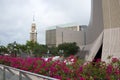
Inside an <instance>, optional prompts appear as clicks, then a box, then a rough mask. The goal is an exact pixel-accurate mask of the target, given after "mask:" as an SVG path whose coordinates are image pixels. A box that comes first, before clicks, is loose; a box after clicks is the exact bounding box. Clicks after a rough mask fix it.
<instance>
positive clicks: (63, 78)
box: [0, 56, 120, 80]
mask: <svg viewBox="0 0 120 80" xmlns="http://www.w3.org/2000/svg"><path fill="white" fill-rule="evenodd" d="M69 61H72V62H71V64H67V63H66V62H69ZM0 64H4V65H7V66H11V67H15V68H18V69H22V70H26V71H30V72H34V73H37V74H41V75H45V76H50V77H54V78H58V79H60V80H120V67H119V66H120V61H119V60H118V59H116V58H113V59H112V62H111V63H109V64H106V63H105V62H102V61H99V60H98V61H97V62H87V63H86V64H85V63H84V64H83V63H82V61H81V60H78V59H76V58H74V56H72V57H69V58H68V59H67V60H65V61H60V60H56V61H52V58H49V59H48V60H44V59H42V58H26V59H23V58H20V57H9V56H0Z"/></svg>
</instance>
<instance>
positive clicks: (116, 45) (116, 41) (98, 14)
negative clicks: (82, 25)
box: [85, 0, 120, 62]
mask: <svg viewBox="0 0 120 80" xmlns="http://www.w3.org/2000/svg"><path fill="white" fill-rule="evenodd" d="M101 46H102V51H101V54H100V55H101V57H100V58H101V59H102V60H103V61H106V62H108V61H109V60H108V59H107V58H108V57H109V56H111V57H116V58H120V57H119V55H120V0H91V18H90V23H89V25H88V28H87V29H86V45H85V50H87V51H88V54H87V55H86V60H87V61H92V60H93V59H94V58H95V57H96V55H97V54H98V53H99V50H100V48H101Z"/></svg>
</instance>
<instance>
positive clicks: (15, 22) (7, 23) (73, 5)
mask: <svg viewBox="0 0 120 80" xmlns="http://www.w3.org/2000/svg"><path fill="white" fill-rule="evenodd" d="M90 7H91V0H0V45H6V44H8V43H11V42H14V41H16V42H17V43H20V44H25V43H26V41H27V40H29V39H30V29H31V24H32V20H33V19H32V18H33V15H35V22H36V25H37V31H38V43H40V44H45V30H46V29H47V27H49V26H54V25H59V24H68V23H79V24H81V25H88V23H89V18H90V10H91V8H90Z"/></svg>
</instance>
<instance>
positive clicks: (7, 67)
mask: <svg viewBox="0 0 120 80" xmlns="http://www.w3.org/2000/svg"><path fill="white" fill-rule="evenodd" d="M0 66H1V67H3V70H5V69H11V70H14V71H18V72H19V75H18V76H19V80H22V79H21V77H20V76H21V74H23V75H24V74H28V75H32V76H34V77H35V76H36V77H40V78H43V79H45V80H58V79H55V78H51V77H48V76H44V75H39V74H36V73H32V72H28V71H24V70H20V69H17V68H13V67H10V66H6V65H2V64H0ZM4 73H5V72H4ZM4 76H5V75H4Z"/></svg>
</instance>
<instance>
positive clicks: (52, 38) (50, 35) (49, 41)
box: [46, 29, 56, 46]
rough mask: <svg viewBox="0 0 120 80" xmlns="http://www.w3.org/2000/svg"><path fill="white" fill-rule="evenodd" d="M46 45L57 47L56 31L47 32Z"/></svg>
mask: <svg viewBox="0 0 120 80" xmlns="http://www.w3.org/2000/svg"><path fill="white" fill-rule="evenodd" d="M46 45H48V46H56V29H52V30H47V31H46Z"/></svg>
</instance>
